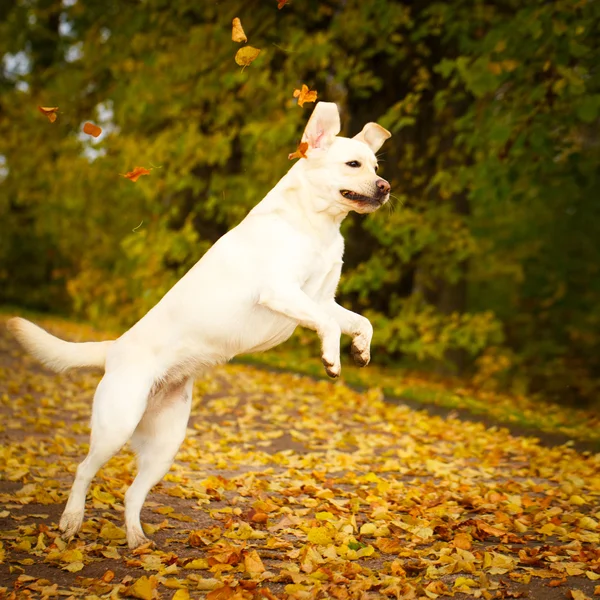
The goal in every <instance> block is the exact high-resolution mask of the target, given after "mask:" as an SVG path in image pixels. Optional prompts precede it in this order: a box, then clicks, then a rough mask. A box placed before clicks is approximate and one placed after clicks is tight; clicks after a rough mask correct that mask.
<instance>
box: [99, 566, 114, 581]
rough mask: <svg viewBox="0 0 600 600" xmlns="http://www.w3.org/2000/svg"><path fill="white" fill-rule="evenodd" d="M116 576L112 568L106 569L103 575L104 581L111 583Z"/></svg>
mask: <svg viewBox="0 0 600 600" xmlns="http://www.w3.org/2000/svg"><path fill="white" fill-rule="evenodd" d="M114 578H115V574H114V572H113V571H111V570H110V569H109V570H108V571H106V573H104V575H102V581H104V583H110V582H111V581H112V580H113V579H114Z"/></svg>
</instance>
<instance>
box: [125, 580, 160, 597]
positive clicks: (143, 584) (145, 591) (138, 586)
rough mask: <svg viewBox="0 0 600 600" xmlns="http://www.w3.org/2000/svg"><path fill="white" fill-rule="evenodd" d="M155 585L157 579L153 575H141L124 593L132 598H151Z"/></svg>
mask: <svg viewBox="0 0 600 600" xmlns="http://www.w3.org/2000/svg"><path fill="white" fill-rule="evenodd" d="M157 585H158V581H157V580H156V578H155V577H152V576H150V577H146V576H145V575H143V576H142V577H140V578H139V579H138V580H136V582H135V583H134V584H133V585H132V586H130V587H129V588H128V589H127V591H126V592H125V594H126V595H127V596H131V597H133V598H139V599H140V600H152V599H153V598H154V590H155V589H156V587H157Z"/></svg>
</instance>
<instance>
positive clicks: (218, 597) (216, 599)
mask: <svg viewBox="0 0 600 600" xmlns="http://www.w3.org/2000/svg"><path fill="white" fill-rule="evenodd" d="M234 593H235V592H234V591H233V589H232V588H231V587H229V586H228V585H225V586H223V587H220V588H217V589H216V590H213V591H212V592H209V593H208V594H206V600H229V598H231V597H232V596H233V595H234Z"/></svg>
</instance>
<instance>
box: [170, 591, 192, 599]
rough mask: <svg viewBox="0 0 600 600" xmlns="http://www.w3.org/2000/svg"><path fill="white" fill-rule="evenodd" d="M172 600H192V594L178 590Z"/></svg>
mask: <svg viewBox="0 0 600 600" xmlns="http://www.w3.org/2000/svg"><path fill="white" fill-rule="evenodd" d="M171 600H190V593H189V592H188V591H187V590H186V589H180V590H177V591H176V592H175V593H174V594H173V596H172V597H171Z"/></svg>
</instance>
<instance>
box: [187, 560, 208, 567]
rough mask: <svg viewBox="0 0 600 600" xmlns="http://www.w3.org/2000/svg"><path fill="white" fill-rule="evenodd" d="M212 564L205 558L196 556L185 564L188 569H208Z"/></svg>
mask: <svg viewBox="0 0 600 600" xmlns="http://www.w3.org/2000/svg"><path fill="white" fill-rule="evenodd" d="M209 566H210V565H209V564H208V561H207V560H206V559H205V558H195V559H194V560H193V561H191V562H189V563H187V564H186V565H185V568H186V569H208V567H209Z"/></svg>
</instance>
